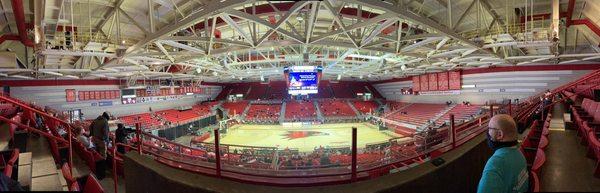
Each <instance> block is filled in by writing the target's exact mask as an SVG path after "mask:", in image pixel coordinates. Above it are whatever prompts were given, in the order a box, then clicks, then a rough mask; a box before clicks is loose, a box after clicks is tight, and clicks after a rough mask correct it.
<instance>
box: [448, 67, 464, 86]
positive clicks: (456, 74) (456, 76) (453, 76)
mask: <svg viewBox="0 0 600 193" xmlns="http://www.w3.org/2000/svg"><path fill="white" fill-rule="evenodd" d="M461 86H462V85H461V76H460V71H452V72H448V88H449V89H450V90H460V89H461Z"/></svg>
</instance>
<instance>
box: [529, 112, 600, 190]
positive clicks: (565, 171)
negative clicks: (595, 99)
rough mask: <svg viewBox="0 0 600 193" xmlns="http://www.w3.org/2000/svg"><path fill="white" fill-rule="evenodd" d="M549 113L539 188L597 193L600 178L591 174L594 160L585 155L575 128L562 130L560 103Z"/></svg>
mask: <svg viewBox="0 0 600 193" xmlns="http://www.w3.org/2000/svg"><path fill="white" fill-rule="evenodd" d="M552 115H553V117H552V121H551V122H550V134H549V135H548V141H549V144H548V147H547V148H546V150H545V153H546V163H544V166H543V167H542V170H541V172H540V183H541V184H540V186H541V187H540V189H541V190H540V191H542V192H556V191H573V192H600V178H596V177H594V175H593V172H594V169H595V167H596V161H595V160H592V159H590V158H588V157H586V152H587V147H586V146H583V145H581V144H580V143H579V142H580V140H579V139H580V138H579V137H578V136H577V131H574V130H565V127H564V117H563V115H564V107H563V105H562V104H560V105H555V107H554V111H553V113H552Z"/></svg>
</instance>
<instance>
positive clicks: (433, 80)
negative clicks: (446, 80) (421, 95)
mask: <svg viewBox="0 0 600 193" xmlns="http://www.w3.org/2000/svg"><path fill="white" fill-rule="evenodd" d="M429 90H438V77H437V74H436V73H431V74H429Z"/></svg>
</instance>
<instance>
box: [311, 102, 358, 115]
mask: <svg viewBox="0 0 600 193" xmlns="http://www.w3.org/2000/svg"><path fill="white" fill-rule="evenodd" d="M318 103H319V110H321V113H322V114H323V116H325V117H336V116H356V113H355V112H354V110H352V107H350V105H348V103H347V102H346V101H345V100H338V99H323V100H321V101H319V102H318Z"/></svg>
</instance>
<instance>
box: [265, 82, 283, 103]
mask: <svg viewBox="0 0 600 193" xmlns="http://www.w3.org/2000/svg"><path fill="white" fill-rule="evenodd" d="M269 87H270V88H269V89H268V93H267V99H284V98H286V96H287V85H286V82H270V83H269Z"/></svg>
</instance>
